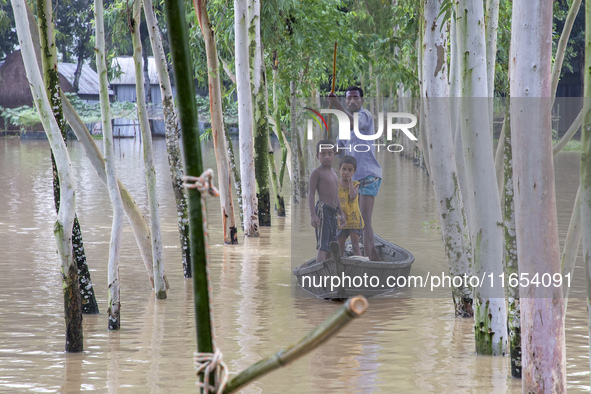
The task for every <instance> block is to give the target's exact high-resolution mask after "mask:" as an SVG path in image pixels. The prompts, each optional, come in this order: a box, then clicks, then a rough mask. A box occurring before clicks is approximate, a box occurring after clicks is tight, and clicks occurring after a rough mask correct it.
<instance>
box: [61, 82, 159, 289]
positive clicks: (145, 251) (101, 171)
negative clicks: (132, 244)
mask: <svg viewBox="0 0 591 394" xmlns="http://www.w3.org/2000/svg"><path fill="white" fill-rule="evenodd" d="M61 98H62V103H63V108H64V115H65V116H66V119H67V120H68V124H69V125H70V127H71V128H72V130H73V131H74V134H76V138H78V141H79V142H80V145H81V146H82V149H83V150H84V153H85V154H86V157H87V158H88V160H89V161H90V164H91V165H92V167H93V168H94V170H95V171H96V173H97V175H98V177H99V178H100V179H101V181H102V182H103V184H104V185H105V186H107V173H106V170H105V159H104V158H103V155H102V154H101V152H100V151H99V149H98V147H97V146H96V144H95V142H94V139H93V138H92V136H91V135H90V133H89V132H88V129H87V128H86V126H85V125H84V122H83V121H82V119H81V118H80V117H79V116H78V114H77V113H76V111H75V110H74V108H73V107H72V104H71V103H70V102H69V100H68V98H67V97H66V95H65V94H64V92H63V91H62V92H61ZM118 185H119V191H120V192H121V199H122V200H123V210H124V211H125V214H126V215H127V218H128V219H129V222H130V224H131V229H132V230H133V235H134V237H135V240H136V243H137V245H138V248H139V251H140V255H141V256H142V261H143V262H144V266H145V267H146V272H147V274H148V278H149V279H150V283H151V284H152V287H154V270H153V268H152V241H151V239H152V237H151V235H150V228H149V227H148V223H147V222H146V218H145V217H144V215H143V214H142V211H141V210H140V208H139V206H138V205H137V203H136V202H135V200H134V199H133V197H132V195H131V194H130V193H129V191H128V190H127V189H126V188H125V186H124V185H123V183H121V181H120V180H118ZM164 280H165V281H166V276H165V278H164Z"/></svg>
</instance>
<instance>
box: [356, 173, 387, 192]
mask: <svg viewBox="0 0 591 394" xmlns="http://www.w3.org/2000/svg"><path fill="white" fill-rule="evenodd" d="M359 183H360V184H361V185H360V186H359V194H361V195H362V196H374V197H375V196H377V195H378V190H380V185H381V184H382V178H377V177H375V176H373V175H368V176H366V177H365V178H363V179H360V180H359Z"/></svg>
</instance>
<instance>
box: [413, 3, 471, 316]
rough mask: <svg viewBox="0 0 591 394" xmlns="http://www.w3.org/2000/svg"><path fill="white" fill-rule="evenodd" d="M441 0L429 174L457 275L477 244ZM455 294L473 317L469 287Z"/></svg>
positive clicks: (428, 18)
mask: <svg viewBox="0 0 591 394" xmlns="http://www.w3.org/2000/svg"><path fill="white" fill-rule="evenodd" d="M442 1H443V0H426V1H425V7H424V17H425V20H424V24H423V29H424V31H423V45H422V47H421V48H422V72H421V75H422V87H423V93H424V96H425V97H424V98H423V112H424V113H425V117H424V119H425V123H426V124H425V132H426V137H427V144H428V151H429V155H428V157H429V162H430V171H429V173H430V175H431V180H432V182H433V189H434V191H435V198H436V200H437V210H438V213H439V221H440V223H441V232H442V235H443V242H444V246H445V252H446V255H447V261H448V264H449V272H450V275H452V276H463V275H464V274H468V275H470V274H471V273H472V251H471V248H472V247H471V244H470V235H469V230H468V228H467V226H466V215H465V213H464V208H463V203H462V196H461V193H460V187H459V183H458V179H457V171H456V163H455V159H454V144H453V138H452V131H451V123H450V113H449V101H448V96H449V91H448V89H449V84H448V82H447V62H446V59H447V31H446V29H441V24H442V23H443V21H442V18H443V17H442V16H441V17H438V16H439V13H440V9H441V3H442ZM452 296H453V300H454V305H455V312H456V316H462V317H471V316H473V311H472V289H471V288H470V287H468V286H465V287H462V286H460V287H455V286H454V288H453V289H452Z"/></svg>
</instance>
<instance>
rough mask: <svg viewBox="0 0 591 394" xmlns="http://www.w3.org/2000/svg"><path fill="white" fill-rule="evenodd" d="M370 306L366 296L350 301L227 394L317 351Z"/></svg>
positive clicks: (245, 374) (245, 373) (250, 372)
mask: <svg viewBox="0 0 591 394" xmlns="http://www.w3.org/2000/svg"><path fill="white" fill-rule="evenodd" d="M368 306H369V304H368V302H367V300H366V299H365V297H363V296H356V297H353V298H350V299H349V300H348V301H347V302H346V303H345V305H343V306H342V307H340V308H339V309H338V310H337V311H336V312H335V313H334V314H333V315H332V316H330V317H329V318H328V319H326V320H325V321H324V322H322V323H321V324H320V325H319V326H318V327H316V328H315V329H314V330H312V331H311V332H310V333H309V334H308V335H306V336H305V337H304V338H302V339H300V340H299V341H298V342H297V343H296V344H294V345H292V346H289V347H287V348H283V349H281V350H279V351H278V352H277V353H275V354H274V355H272V356H270V357H268V358H266V359H264V360H261V361H259V362H257V363H255V364H253V365H251V366H250V367H248V368H246V369H245V370H244V371H242V372H240V373H239V374H238V375H237V376H236V377H234V378H233V379H232V380H230V381H229V382H228V385H227V386H226V389H225V390H224V393H232V392H234V391H236V390H238V389H239V388H241V387H243V386H244V385H246V384H247V383H249V382H251V381H253V380H255V379H257V378H259V377H261V376H262V375H264V374H266V373H268V372H271V371H273V370H275V369H277V368H280V367H284V366H286V365H287V364H289V363H290V362H292V361H294V360H296V359H297V358H299V357H301V356H303V355H305V354H307V353H309V352H310V351H312V350H314V349H315V348H317V347H318V346H319V345H321V344H322V343H323V342H325V341H326V340H328V339H329V338H330V337H331V336H333V335H334V334H336V333H337V332H338V331H340V330H341V329H342V328H343V327H345V326H346V325H347V324H348V323H350V322H351V320H353V319H354V318H356V317H359V316H361V315H362V314H363V313H364V312H365V311H366V310H367V307H368Z"/></svg>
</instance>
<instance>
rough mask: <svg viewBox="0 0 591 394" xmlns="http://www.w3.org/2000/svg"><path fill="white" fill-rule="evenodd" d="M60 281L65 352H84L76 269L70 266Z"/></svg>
mask: <svg viewBox="0 0 591 394" xmlns="http://www.w3.org/2000/svg"><path fill="white" fill-rule="evenodd" d="M62 279H63V286H64V311H65V318H66V352H70V353H74V352H81V351H83V350H84V335H83V333H82V301H81V297H80V287H79V285H78V269H77V268H76V267H75V266H73V265H70V266H69V267H68V273H67V275H63V276H62Z"/></svg>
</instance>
